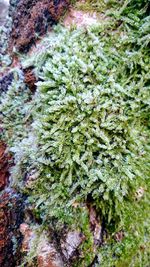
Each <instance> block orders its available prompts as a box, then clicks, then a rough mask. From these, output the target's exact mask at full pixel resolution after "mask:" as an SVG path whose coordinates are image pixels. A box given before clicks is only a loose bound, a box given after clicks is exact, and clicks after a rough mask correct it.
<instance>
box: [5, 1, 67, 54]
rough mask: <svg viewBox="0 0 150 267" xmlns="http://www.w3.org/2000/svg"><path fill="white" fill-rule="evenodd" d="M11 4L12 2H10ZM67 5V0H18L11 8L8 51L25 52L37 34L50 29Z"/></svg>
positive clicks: (36, 37) (39, 34)
mask: <svg viewBox="0 0 150 267" xmlns="http://www.w3.org/2000/svg"><path fill="white" fill-rule="evenodd" d="M12 4H13V3H12ZM68 6H69V0H38V1H36V0H20V1H18V2H17V4H16V8H15V7H14V8H11V16H12V21H13V22H12V31H11V34H10V40H9V51H12V50H13V48H14V47H15V48H16V49H17V50H18V51H20V52H23V51H24V52H27V51H28V50H29V48H30V47H31V45H32V44H34V43H35V41H36V40H37V39H38V37H39V36H41V35H43V34H44V33H46V31H47V30H50V29H51V27H52V26H53V25H55V24H56V23H57V22H58V20H59V19H60V17H61V16H62V15H63V14H64V12H65V10H66V9H67V7H68Z"/></svg>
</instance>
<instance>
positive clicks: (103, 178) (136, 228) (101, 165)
mask: <svg viewBox="0 0 150 267" xmlns="http://www.w3.org/2000/svg"><path fill="white" fill-rule="evenodd" d="M146 2H147V1H146ZM125 3H126V5H124V6H123V7H124V8H123V9H118V12H117V15H115V16H116V21H115V24H114V20H113V23H112V22H110V21H109V23H110V27H108V24H107V26H105V25H101V24H97V25H94V26H91V27H88V28H86V29H71V30H68V29H64V28H62V27H56V28H55V31H54V33H53V34H51V35H50V36H49V37H47V39H46V40H45V43H46V44H47V45H46V46H45V49H44V48H43V50H42V52H39V53H38V55H34V56H33V57H31V58H29V59H28V58H27V60H26V62H23V64H24V66H25V65H26V66H27V65H28V66H29V65H32V66H34V71H35V73H36V75H37V79H39V82H38V83H37V91H36V93H35V95H34V96H33V98H32V100H31V103H30V105H31V106H32V109H31V110H30V112H31V116H32V120H31V121H30V124H31V126H30V129H31V131H32V134H33V136H34V137H35V139H34V140H35V142H32V141H33V139H32V141H31V136H30V134H31V131H26V130H25V132H26V134H27V136H26V137H25V138H24V137H22V141H21V142H20V143H19V144H20V146H19V147H18V146H17V144H15V142H14V137H13V136H12V137H11V140H12V142H13V143H14V148H13V151H14V153H15V154H14V157H15V158H17V159H18V158H19V157H18V155H20V154H21V153H20V150H21V149H22V148H21V145H22V144H23V148H24V150H25V153H24V151H22V150H21V151H22V161H21V162H23V163H24V162H26V165H27V166H28V170H32V169H36V170H37V171H38V173H39V175H38V178H37V179H36V180H35V181H34V184H33V186H32V187H31V188H30V189H28V190H27V191H28V194H29V198H28V200H29V201H30V202H31V203H32V204H33V206H34V209H35V214H36V213H37V214H38V218H40V219H41V221H42V223H43V225H45V227H46V225H50V224H51V225H53V222H55V223H56V227H58V229H59V228H60V229H61V227H63V225H64V224H66V225H68V228H69V227H70V228H73V229H75V228H79V229H80V230H81V231H82V232H83V233H84V234H85V236H86V237H87V238H86V239H85V242H84V243H83V244H82V247H81V251H82V253H81V254H82V257H81V258H79V259H78V262H75V265H74V266H84V267H85V266H89V265H90V263H91V262H92V261H93V259H94V257H95V255H97V263H95V264H97V265H96V266H103V267H105V266H116V267H117V266H118V267H123V266H134V267H136V266H137V267H138V266H141V267H145V266H148V264H149V245H148V242H149V237H148V236H149V233H150V228H149V221H150V217H149V210H148V202H149V178H150V172H149V167H150V154H149V152H150V147H149V141H150V132H149V128H150V124H149V114H150V83H149V82H150V80H149V77H150V68H149V67H150V63H149V52H150V49H149V29H150V27H149V26H150V19H149V16H148V8H149V7H148V4H147V3H145V1H137V5H136V4H135V1H125ZM127 10H128V11H129V10H130V12H127ZM10 90H11V89H10ZM8 93H9V92H8ZM8 93H7V94H8ZM23 97H24V93H22V98H23ZM9 101H10V102H11V103H13V101H14V98H12V99H9ZM27 103H28V102H27ZM27 103H24V106H25V107H26V105H28V104H27ZM9 109H10V106H9V105H7V110H8V112H7V114H9ZM18 116H20V115H18ZM19 124H21V125H25V124H24V121H23V120H22V121H19ZM6 126H7V124H6ZM3 127H4V128H5V130H6V137H7V132H8V127H5V122H4V123H3ZM10 127H11V125H10ZM24 129H25V128H24ZM15 139H16V137H15ZM29 141H30V143H29ZM29 144H30V148H29ZM35 144H36V145H35ZM33 145H35V147H34V146H33ZM16 147H17V149H16ZM19 153H20V154H19ZM26 159H27V160H26ZM18 162H19V161H18ZM18 166H19V167H20V169H21V166H22V165H21V164H20V165H18ZM19 167H18V168H19ZM18 173H19V175H20V178H19V177H18V176H17V175H18V174H17V172H16V170H15V169H14V171H13V170H12V174H13V177H14V180H15V176H17V179H18V180H19V179H20V180H21V179H22V177H21V171H20V172H19V171H18ZM18 180H17V181H18ZM87 201H88V202H89V201H90V204H91V205H93V206H94V207H95V209H96V211H97V213H98V214H99V216H100V218H101V220H104V221H105V231H106V233H107V234H106V236H105V240H104V242H103V245H101V247H97V248H96V249H95V248H94V249H92V248H93V247H94V246H93V239H92V234H91V233H90V227H89V220H88V214H87V213H86V210H85V209H84V208H83V207H84V205H86V203H87ZM75 203H78V207H77V208H76V207H75V206H76V205H75ZM119 232H122V233H123V234H122V237H121V238H117V234H118V233H119ZM87 251H88V254H87Z"/></svg>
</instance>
